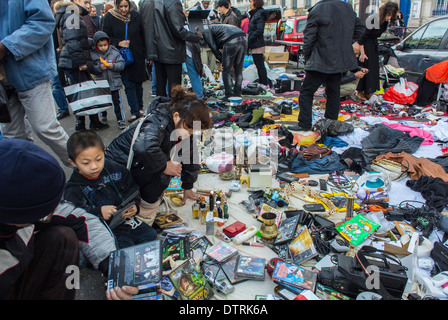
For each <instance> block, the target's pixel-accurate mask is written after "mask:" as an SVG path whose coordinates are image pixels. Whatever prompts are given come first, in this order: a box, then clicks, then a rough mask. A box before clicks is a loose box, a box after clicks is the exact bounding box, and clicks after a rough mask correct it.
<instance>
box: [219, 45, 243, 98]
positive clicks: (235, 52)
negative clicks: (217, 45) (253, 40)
mask: <svg viewBox="0 0 448 320" xmlns="http://www.w3.org/2000/svg"><path fill="white" fill-rule="evenodd" d="M246 51H247V42H246V38H245V37H237V38H234V39H232V40H230V41H228V42H227V43H226V44H224V47H223V49H222V69H223V71H222V80H223V82H224V92H225V96H226V97H232V96H241V85H242V83H243V64H244V55H245V54H246ZM232 68H233V74H234V76H235V85H234V86H232Z"/></svg>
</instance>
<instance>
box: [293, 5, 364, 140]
mask: <svg viewBox="0 0 448 320" xmlns="http://www.w3.org/2000/svg"><path fill="white" fill-rule="evenodd" d="M364 30H365V26H364V24H363V23H362V22H361V21H360V19H359V18H358V17H357V16H356V14H355V12H354V11H353V8H352V6H351V5H350V4H348V3H346V2H343V1H339V0H321V1H319V2H318V3H317V4H316V5H314V6H313V7H312V8H311V9H309V15H308V20H307V24H306V27H305V30H304V39H303V41H304V46H303V53H304V55H305V60H306V63H305V72H306V77H305V80H304V82H303V84H302V88H301V90H300V96H299V107H300V113H299V118H298V121H299V122H298V124H297V125H294V126H289V127H288V129H290V130H294V131H309V130H311V127H312V106H313V96H314V93H315V92H316V90H317V89H318V88H319V86H320V85H321V84H322V83H325V84H326V94H327V105H326V110H325V118H327V119H333V120H337V119H338V114H339V107H340V85H341V76H342V73H344V72H347V71H349V70H353V69H356V68H357V67H358V62H357V59H356V56H355V53H354V51H353V47H352V44H353V43H354V42H355V43H356V42H357V41H358V40H359V39H360V38H361V37H362V35H363V34H364Z"/></svg>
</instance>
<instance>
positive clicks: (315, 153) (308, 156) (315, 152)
mask: <svg viewBox="0 0 448 320" xmlns="http://www.w3.org/2000/svg"><path fill="white" fill-rule="evenodd" d="M331 152H332V151H331V149H330V148H327V147H321V146H319V145H318V144H316V143H313V144H312V145H310V146H309V147H307V148H306V149H305V150H302V151H300V152H299V154H300V155H301V156H302V157H303V158H304V159H305V160H312V159H319V158H322V157H325V156H328V155H330V154H331Z"/></svg>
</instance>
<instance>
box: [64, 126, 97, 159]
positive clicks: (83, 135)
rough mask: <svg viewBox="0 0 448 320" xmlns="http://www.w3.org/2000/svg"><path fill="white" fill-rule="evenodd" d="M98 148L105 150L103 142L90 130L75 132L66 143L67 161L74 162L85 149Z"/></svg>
mask: <svg viewBox="0 0 448 320" xmlns="http://www.w3.org/2000/svg"><path fill="white" fill-rule="evenodd" d="M91 147H98V148H100V149H101V150H105V147H104V143H103V140H102V139H101V137H100V136H99V135H98V134H97V133H96V132H95V131H92V130H82V131H78V132H75V133H74V134H72V135H71V136H70V138H69V139H68V141H67V153H68V157H69V159H71V160H72V161H75V160H76V157H77V156H78V155H79V154H80V153H81V152H82V151H83V150H86V149H87V148H91Z"/></svg>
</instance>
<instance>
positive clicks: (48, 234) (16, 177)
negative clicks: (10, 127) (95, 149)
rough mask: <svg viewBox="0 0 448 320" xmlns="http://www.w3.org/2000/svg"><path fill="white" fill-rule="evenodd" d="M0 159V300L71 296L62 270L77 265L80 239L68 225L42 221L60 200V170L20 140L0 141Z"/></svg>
mask: <svg viewBox="0 0 448 320" xmlns="http://www.w3.org/2000/svg"><path fill="white" fill-rule="evenodd" d="M0 163H1V166H0V177H1V182H0V257H1V258H0V299H20V300H22V299H39V300H42V299H44V300H46V299H48V300H56V299H58V300H59V299H74V297H75V292H76V291H75V290H74V289H71V290H69V289H68V288H67V286H66V280H67V278H68V275H67V273H66V272H67V271H66V270H67V267H68V266H69V265H76V266H77V265H78V264H79V247H78V239H77V237H76V235H75V233H74V231H73V229H71V228H69V227H65V226H50V225H49V224H47V223H44V222H48V221H49V220H50V219H51V215H52V214H53V212H54V211H55V210H56V208H57V207H58V205H59V203H60V201H61V198H62V195H63V192H64V189H65V181H66V180H65V174H64V171H63V170H62V168H61V167H60V165H59V163H58V161H57V160H56V159H55V158H54V157H53V156H51V155H50V154H49V153H48V152H47V151H45V150H44V149H42V148H40V147H39V146H37V145H35V144H33V143H31V142H28V141H25V140H20V139H3V140H0ZM36 231H39V232H36Z"/></svg>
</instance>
